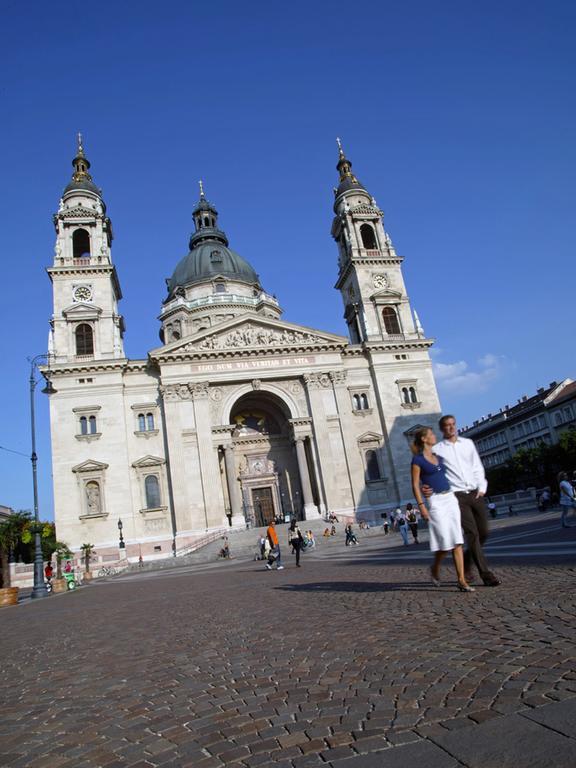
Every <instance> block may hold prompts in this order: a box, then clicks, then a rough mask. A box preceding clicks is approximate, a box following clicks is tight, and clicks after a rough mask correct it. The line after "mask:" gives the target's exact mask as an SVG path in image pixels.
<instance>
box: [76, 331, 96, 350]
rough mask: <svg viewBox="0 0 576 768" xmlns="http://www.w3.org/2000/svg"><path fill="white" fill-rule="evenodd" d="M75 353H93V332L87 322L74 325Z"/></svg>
mask: <svg viewBox="0 0 576 768" xmlns="http://www.w3.org/2000/svg"><path fill="white" fill-rule="evenodd" d="M74 333H75V336H76V354H77V355H93V354H94V334H93V332H92V326H90V325H88V323H80V325H77V326H76V330H75V332H74Z"/></svg>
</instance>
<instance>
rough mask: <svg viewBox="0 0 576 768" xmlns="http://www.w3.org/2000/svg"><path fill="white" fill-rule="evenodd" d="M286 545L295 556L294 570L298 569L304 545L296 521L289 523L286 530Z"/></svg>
mask: <svg viewBox="0 0 576 768" xmlns="http://www.w3.org/2000/svg"><path fill="white" fill-rule="evenodd" d="M288 543H289V544H290V545H291V547H292V549H293V550H294V553H295V554H296V568H300V552H301V550H302V545H303V543H304V537H303V536H302V532H301V531H300V528H299V527H298V523H297V522H296V520H292V521H291V522H290V528H288Z"/></svg>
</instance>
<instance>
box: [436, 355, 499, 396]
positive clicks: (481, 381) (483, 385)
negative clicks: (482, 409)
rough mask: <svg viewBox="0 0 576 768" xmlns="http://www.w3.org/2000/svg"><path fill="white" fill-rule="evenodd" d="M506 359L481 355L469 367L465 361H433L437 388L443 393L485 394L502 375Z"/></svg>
mask: <svg viewBox="0 0 576 768" xmlns="http://www.w3.org/2000/svg"><path fill="white" fill-rule="evenodd" d="M506 362H507V361H506V358H504V357H498V356H497V355H493V354H492V353H490V352H489V353H487V354H485V355H483V356H482V357H481V358H479V359H478V360H477V361H476V364H475V365H474V366H471V365H470V364H469V363H467V362H466V361H465V360H458V361H457V362H455V363H441V362H439V361H434V362H433V364H432V366H433V369H434V376H435V377H436V383H437V384H438V388H439V389H441V390H443V391H444V392H455V393H458V394H475V393H478V392H486V390H487V389H489V387H490V385H491V384H492V383H493V382H495V381H497V380H498V379H499V378H501V376H502V375H503V374H504V372H505V369H506Z"/></svg>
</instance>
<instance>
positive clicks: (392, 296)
mask: <svg viewBox="0 0 576 768" xmlns="http://www.w3.org/2000/svg"><path fill="white" fill-rule="evenodd" d="M401 298H402V293H401V291H394V290H392V288H383V289H382V290H381V291H374V293H373V294H372V299H373V300H374V299H377V300H383V301H386V300H393V301H398V300H399V299H401Z"/></svg>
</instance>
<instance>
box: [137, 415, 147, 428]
mask: <svg viewBox="0 0 576 768" xmlns="http://www.w3.org/2000/svg"><path fill="white" fill-rule="evenodd" d="M138 431H139V432H145V431H146V417H145V416H144V414H143V413H139V414H138Z"/></svg>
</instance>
